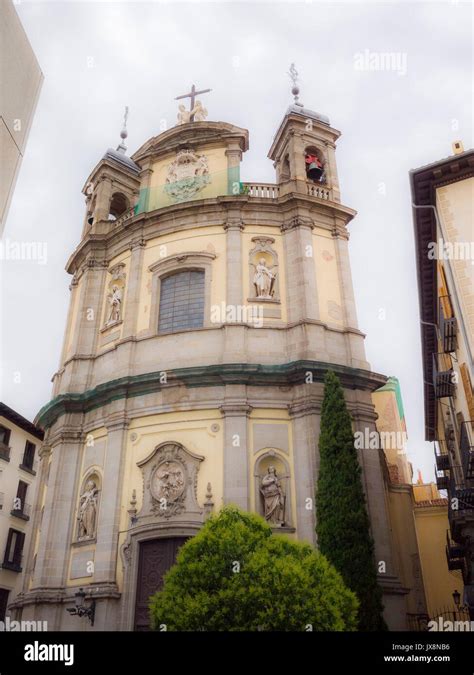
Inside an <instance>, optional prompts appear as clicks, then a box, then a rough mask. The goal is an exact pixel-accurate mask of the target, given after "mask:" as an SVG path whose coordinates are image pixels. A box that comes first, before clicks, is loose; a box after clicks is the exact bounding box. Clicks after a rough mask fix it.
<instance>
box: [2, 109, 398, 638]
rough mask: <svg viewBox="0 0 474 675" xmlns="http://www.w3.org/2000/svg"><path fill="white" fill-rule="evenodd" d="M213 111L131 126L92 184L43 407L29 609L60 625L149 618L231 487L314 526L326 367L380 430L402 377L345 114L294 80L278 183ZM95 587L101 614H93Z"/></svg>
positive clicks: (373, 511)
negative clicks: (370, 258) (357, 201)
mask: <svg viewBox="0 0 474 675" xmlns="http://www.w3.org/2000/svg"><path fill="white" fill-rule="evenodd" d="M206 112H207V111H205V109H204V108H203V107H202V105H199V106H198V105H195V106H194V107H192V108H191V111H186V110H185V109H184V107H183V106H181V112H180V114H179V123H178V124H177V125H176V126H175V127H173V128H170V129H168V130H167V131H164V132H163V133H161V134H159V135H158V136H156V137H154V138H151V139H150V140H148V141H147V142H146V143H144V145H143V146H142V147H141V148H140V149H139V150H137V152H135V154H134V155H133V156H132V157H131V158H129V157H127V155H126V153H125V150H126V148H125V145H124V142H123V141H124V139H125V137H126V132H125V131H124V132H123V133H122V142H121V144H120V145H119V147H118V149H117V150H108V151H107V152H106V153H105V155H104V157H103V158H102V159H101V161H100V162H99V163H98V165H97V166H96V167H95V168H94V170H93V171H92V173H91V174H90V176H89V178H88V180H87V181H86V185H85V187H84V195H85V198H86V214H85V219H84V227H83V232H82V238H81V241H80V242H79V244H78V247H77V248H76V250H75V251H74V252H73V254H72V255H71V257H70V259H69V261H68V264H67V271H68V272H69V273H70V274H71V275H72V283H71V301H70V309H69V314H68V318H67V325H66V331H65V338H64V346H63V351H62V355H61V358H60V368H59V370H58V372H57V373H56V374H55V375H54V378H53V382H54V390H53V396H52V400H51V401H50V402H49V403H48V404H47V405H46V406H45V407H44V408H43V409H42V410H41V411H40V413H39V415H38V418H37V423H38V424H40V425H41V427H42V428H44V430H45V440H44V445H43V447H42V449H41V466H40V485H39V500H38V504H37V508H36V510H35V516H34V518H35V520H34V529H35V530H36V532H37V536H36V540H35V541H33V542H32V545H31V549H30V551H29V555H28V563H27V565H26V575H25V585H24V590H23V593H22V594H21V595H20V596H19V597H18V598H17V600H16V602H15V603H14V606H13V612H14V613H15V614H16V617H17V618H19V617H21V618H23V619H33V618H37V619H41V620H47V621H48V627H49V629H50V630H104V629H105V630H145V629H146V628H147V626H148V615H147V606H148V597H149V596H150V594H152V593H153V592H155V591H156V590H157V589H158V588H159V587H160V584H161V583H162V576H163V573H164V571H166V569H168V568H169V566H170V565H171V564H172V563H173V561H174V559H175V555H176V551H177V550H178V548H179V546H180V545H181V543H182V542H183V541H185V539H186V538H188V537H191V536H193V535H194V534H196V533H197V532H198V531H199V529H200V528H201V527H202V525H203V523H204V522H205V520H206V518H207V517H208V516H209V514H210V513H212V512H216V511H218V510H219V509H220V508H221V507H222V506H223V505H224V504H227V503H233V504H237V505H238V506H239V507H241V508H242V509H244V510H249V511H253V512H258V513H260V514H262V515H263V516H264V517H265V518H266V519H267V521H268V522H269V523H270V524H271V526H272V527H273V528H274V531H275V532H280V533H286V534H288V535H289V536H291V537H295V538H297V539H300V540H307V541H309V542H311V543H313V544H316V537H315V524H316V523H315V511H316V505H315V487H316V481H317V474H318V435H319V424H320V409H321V404H322V398H323V379H324V376H325V373H326V371H327V369H328V368H331V369H333V370H334V371H335V372H336V373H337V374H338V375H339V377H340V379H341V382H342V384H343V387H344V390H345V395H346V400H347V404H348V407H349V409H350V412H351V415H352V418H353V422H354V431H357V430H359V431H362V432H364V430H366V429H369V431H375V419H376V414H375V412H374V407H373V404H372V400H371V392H372V391H374V390H375V389H377V388H378V387H380V386H381V385H383V384H384V382H385V381H386V378H385V377H384V376H382V375H379V374H377V373H374V372H372V371H371V368H370V365H369V364H368V362H367V360H366V357H365V351H364V335H363V333H362V332H361V331H360V330H359V328H358V325H357V317H356V309H355V301H354V295H353V289H352V281H351V271H350V263H349V254H348V237H349V235H348V229H347V226H348V223H349V222H350V221H351V220H352V219H353V217H354V216H355V212H354V210H352V209H350V208H348V207H347V206H344V205H343V204H342V203H341V198H340V192H339V185H338V177H337V166H336V153H335V149H336V141H337V139H338V137H339V135H340V133H339V132H338V131H337V130H336V129H334V128H332V127H331V125H330V123H329V120H328V119H327V118H326V117H325V116H323V115H320V114H318V113H315V112H313V111H311V110H308V109H305V108H304V107H303V106H302V105H300V104H299V102H298V100H297V98H296V102H295V104H294V105H291V106H290V107H289V109H288V110H287V112H286V114H285V115H284V117H283V120H282V122H281V124H280V126H279V128H278V130H277V131H276V134H275V136H274V140H273V143H272V146H271V148H270V151H269V155H268V156H269V158H270V160H271V161H272V162H273V164H274V167H275V171H276V179H275V183H274V184H251V183H243V182H241V180H240V165H241V161H242V158H243V155H244V153H245V152H246V150H247V149H248V147H249V137H248V132H247V130H245V129H242V128H239V127H237V126H234V125H232V124H229V123H226V122H212V121H207V120H206ZM193 113H194V114H193ZM360 462H361V465H362V469H363V483H364V488H365V491H366V496H367V505H368V510H369V515H370V519H371V527H372V535H373V538H374V541H375V551H376V562H377V564H378V566H379V569H381V570H382V571H381V574H380V576H379V581H380V584H381V586H382V587H383V590H384V604H385V614H386V619H387V622H388V624H389V626H390V627H391V628H392V629H403V628H405V623H404V622H405V611H406V609H405V606H404V589H403V588H402V587H401V584H400V582H399V581H398V577H397V570H396V569H395V567H394V564H395V563H394V559H395V558H394V555H393V550H392V542H391V538H390V527H389V522H388V515H387V506H386V503H385V496H384V483H383V476H382V469H381V463H380V456H379V453H378V451H375V450H373V449H366V450H361V451H360ZM380 563H382V564H380ZM79 589H84V590H83V591H80V590H79ZM78 592H83V593H85V594H86V595H85V599H84V603H85V605H86V606H89V607H91V606H94V621H93V624H92V622H91V621H90V620H88V619H87V617H86V618H82V619H80V618H78V617H77V616H76V615H75V613H76V610H74V607H75V602H76V601H77V593H78ZM68 610H70V611H68Z"/></svg>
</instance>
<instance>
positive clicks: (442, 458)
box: [435, 440, 450, 471]
mask: <svg viewBox="0 0 474 675" xmlns="http://www.w3.org/2000/svg"><path fill="white" fill-rule="evenodd" d="M435 458H436V468H437V470H438V471H447V470H448V469H449V467H450V461H449V452H448V446H447V445H446V442H445V441H444V440H438V441H436V443H435Z"/></svg>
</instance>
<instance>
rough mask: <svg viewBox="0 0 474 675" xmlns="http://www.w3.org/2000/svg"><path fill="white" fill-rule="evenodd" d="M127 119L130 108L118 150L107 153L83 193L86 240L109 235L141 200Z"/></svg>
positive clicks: (126, 109) (125, 118)
mask: <svg viewBox="0 0 474 675" xmlns="http://www.w3.org/2000/svg"><path fill="white" fill-rule="evenodd" d="M127 118H128V108H125V115H124V122H123V128H122V131H121V132H120V139H121V140H120V143H119V145H118V146H117V149H116V150H113V149H112V148H109V149H108V150H107V151H106V153H105V154H104V156H103V157H102V159H101V160H100V162H99V163H98V164H97V166H96V167H95V168H94V169H93V171H92V172H91V174H90V175H89V177H88V179H87V180H86V182H85V185H84V188H83V190H82V193H83V194H84V195H85V198H86V214H85V218H84V227H83V232H82V237H83V238H84V237H85V236H87V235H88V234H99V233H100V234H105V233H107V232H108V231H109V230H110V228H111V227H112V223H113V222H114V221H116V220H117V219H118V218H120V217H121V216H123V215H124V214H126V213H127V212H129V211H130V210H131V209H133V207H134V206H135V205H136V203H137V201H138V194H139V186H140V180H139V173H140V167H139V166H138V165H137V164H135V162H134V161H133V160H131V159H130V158H129V157H127V155H126V154H125V153H126V150H127V146H126V145H125V139H126V138H127V136H128V132H127Z"/></svg>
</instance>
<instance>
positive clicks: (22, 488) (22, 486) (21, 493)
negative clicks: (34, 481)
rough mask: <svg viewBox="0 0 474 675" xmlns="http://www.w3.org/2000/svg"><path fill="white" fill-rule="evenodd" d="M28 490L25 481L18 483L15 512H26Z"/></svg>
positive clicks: (14, 505)
mask: <svg viewBox="0 0 474 675" xmlns="http://www.w3.org/2000/svg"><path fill="white" fill-rule="evenodd" d="M27 490H28V483H25V481H23V480H20V481H18V490H17V491H16V499H15V503H14V504H13V510H14V511H18V512H19V513H24V512H25V505H26V492H27Z"/></svg>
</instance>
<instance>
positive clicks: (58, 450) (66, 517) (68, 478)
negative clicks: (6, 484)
mask: <svg viewBox="0 0 474 675" xmlns="http://www.w3.org/2000/svg"><path fill="white" fill-rule="evenodd" d="M82 445H83V439H82V434H81V433H80V432H73V431H63V432H62V433H61V434H60V435H59V438H58V441H57V442H56V441H55V444H54V446H53V449H52V460H51V465H50V467H51V468H50V471H49V478H48V488H47V491H46V502H45V505H44V513H43V522H42V524H41V537H40V543H39V549H38V553H37V559H36V567H35V573H34V581H33V586H34V587H37V586H47V587H49V588H61V587H63V586H64V585H65V584H66V580H67V565H68V561H69V552H70V548H71V542H72V540H73V536H74V527H75V522H76V511H77V509H76V503H77V489H78V488H77V483H78V478H79V467H80V460H81V450H82ZM43 470H44V471H46V470H47V466H46V464H45V467H44V469H43V467H42V471H43ZM41 478H42V482H43V480H46V475H44V476H43V475H42V477H41Z"/></svg>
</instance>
